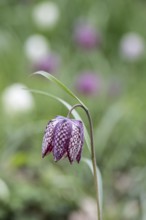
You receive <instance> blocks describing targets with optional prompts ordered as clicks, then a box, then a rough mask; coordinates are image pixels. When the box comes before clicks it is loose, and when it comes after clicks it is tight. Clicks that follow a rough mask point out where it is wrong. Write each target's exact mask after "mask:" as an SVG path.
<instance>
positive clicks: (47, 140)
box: [42, 119, 58, 157]
mask: <svg viewBox="0 0 146 220" xmlns="http://www.w3.org/2000/svg"><path fill="white" fill-rule="evenodd" d="M57 123H58V121H57V120H56V119H54V120H51V121H49V122H48V124H47V127H46V129H45V133H44V137H43V143H42V157H45V156H46V155H47V154H49V153H50V152H51V151H52V149H53V145H52V140H53V133H54V128H55V126H56V124H57Z"/></svg>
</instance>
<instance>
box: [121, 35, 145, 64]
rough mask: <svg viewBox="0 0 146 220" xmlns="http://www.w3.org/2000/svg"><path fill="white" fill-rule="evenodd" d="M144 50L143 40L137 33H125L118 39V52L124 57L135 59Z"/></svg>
mask: <svg viewBox="0 0 146 220" xmlns="http://www.w3.org/2000/svg"><path fill="white" fill-rule="evenodd" d="M144 50H145V43H144V40H143V38H142V37H141V36H140V35H139V34H137V33H127V34H125V35H124V36H123V37H122V39H121V41H120V54H121V56H122V57H123V58H124V59H128V60H130V61H134V60H137V59H139V58H140V57H141V56H142V55H143V53H144Z"/></svg>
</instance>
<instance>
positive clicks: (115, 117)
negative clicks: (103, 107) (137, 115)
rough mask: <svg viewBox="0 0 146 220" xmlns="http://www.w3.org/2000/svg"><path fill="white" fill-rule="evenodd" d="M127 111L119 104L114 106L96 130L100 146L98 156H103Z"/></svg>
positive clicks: (96, 141) (96, 137) (97, 141)
mask: <svg viewBox="0 0 146 220" xmlns="http://www.w3.org/2000/svg"><path fill="white" fill-rule="evenodd" d="M124 113H125V109H124V108H123V106H121V105H120V104H119V103H116V104H114V105H112V106H111V107H110V108H109V109H108V111H107V112H106V114H105V115H104V117H103V118H102V120H101V122H100V123H99V125H98V127H97V128H96V130H95V135H94V136H95V143H97V145H98V146H99V148H98V155H100V156H102V153H103V152H104V149H105V148H106V146H107V143H108V140H109V138H110V136H111V134H112V132H113V129H114V128H115V127H116V125H117V123H118V122H119V121H120V120H121V119H122V117H123V116H124Z"/></svg>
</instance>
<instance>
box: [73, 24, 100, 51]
mask: <svg viewBox="0 0 146 220" xmlns="http://www.w3.org/2000/svg"><path fill="white" fill-rule="evenodd" d="M74 40H75V42H76V43H77V44H78V45H79V46H80V47H82V48H84V49H93V48H95V47H97V46H99V45H100V44H101V36H100V33H98V32H97V31H96V29H95V27H94V26H92V25H91V24H87V23H79V24H77V25H76V26H75V30H74Z"/></svg>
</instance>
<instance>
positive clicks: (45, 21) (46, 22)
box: [32, 2, 59, 29]
mask: <svg viewBox="0 0 146 220" xmlns="http://www.w3.org/2000/svg"><path fill="white" fill-rule="evenodd" d="M32 17H33V20H34V22H35V24H36V25H37V26H38V27H39V28H41V29H47V28H52V27H54V26H55V25H56V23H57V22H58V20H59V8H58V6H57V4H55V3H54V2H43V3H40V4H38V5H36V6H35V7H34V9H33V12H32Z"/></svg>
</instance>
